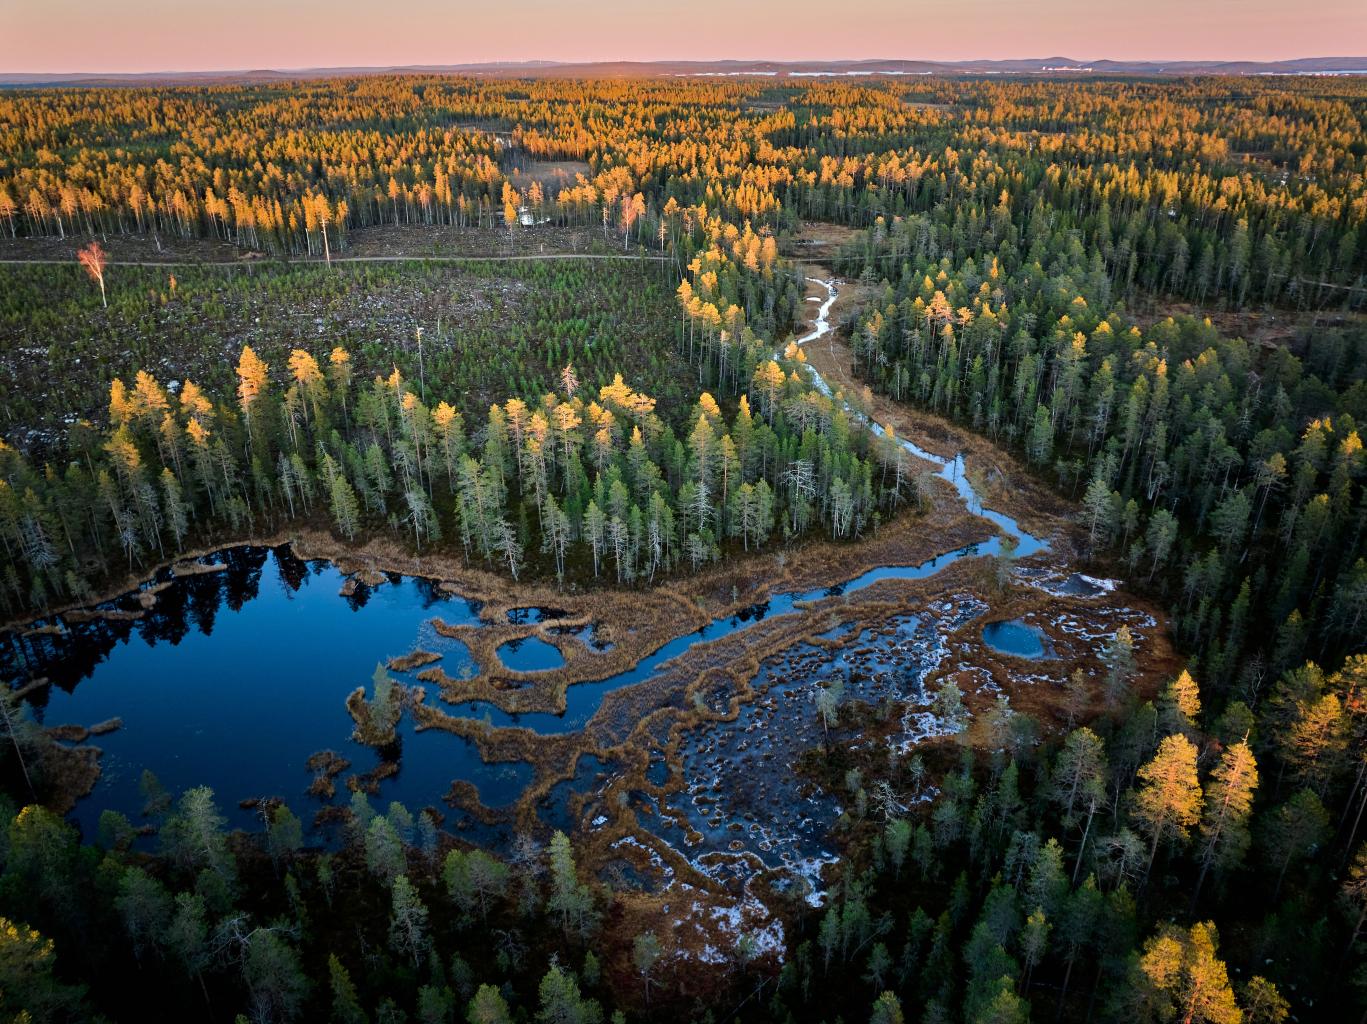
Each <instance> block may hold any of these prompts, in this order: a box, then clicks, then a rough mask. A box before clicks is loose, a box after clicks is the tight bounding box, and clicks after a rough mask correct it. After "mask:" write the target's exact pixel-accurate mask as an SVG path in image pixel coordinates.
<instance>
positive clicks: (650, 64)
mask: <svg viewBox="0 0 1367 1024" xmlns="http://www.w3.org/2000/svg"><path fill="white" fill-rule="evenodd" d="M394 74H453V75H478V76H481V77H491V78H651V77H667V76H676V77H700V78H702V77H744V76H764V77H772V78H796V79H803V78H845V77H848V78H859V77H872V76H879V75H884V76H889V77H898V76H909V75H1046V76H1050V75H1052V76H1067V75H1367V57H1304V58H1300V59H1297V60H1281V61H1192V60H1188V61H1119V60H1093V61H1087V60H1075V59H1073V58H1071V57H1040V58H1032V59H1021V60H965V61H931V60H857V61H765V60H717V61H602V62H596V63H561V62H557V61H515V62H498V63H483V64H441V65H435V64H433V65H407V66H403V67H336V68H294V69H286V70H275V69H258V70H242V71H164V72H151V73H147V74H76V73H72V74H62V73H51V74H30V73H17V72H16V73H11V72H3V71H0V85H2V86H17V87H23V86H29V87H37V86H54V85H68V86H95V85H202V84H208V83H217V82H277V81H289V80H293V79H300V78H330V77H337V76H353V75H394Z"/></svg>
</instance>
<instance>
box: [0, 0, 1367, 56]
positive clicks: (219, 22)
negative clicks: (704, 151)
mask: <svg viewBox="0 0 1367 1024" xmlns="http://www.w3.org/2000/svg"><path fill="white" fill-rule="evenodd" d="M5 6H7V7H8V8H9V10H8V11H7V12H6V13H5V16H4V19H3V22H0V25H3V29H2V30H0V31H2V32H3V37H0V71H8V72H79V71H106V72H138V71H168V70H177V71H196V70H226V69H231V70H237V69H249V68H302V67H323V66H333V67H338V66H385V65H395V64H459V63H469V62H475V61H492V60H532V59H542V60H568V61H575V60H664V59H697V60H709V59H719V58H741V59H770V60H840V59H858V58H865V57H883V58H924V59H932V60H935V59H938V60H952V59H962V58H974V57H977V58H1003V57H1050V56H1056V55H1062V56H1067V57H1071V58H1076V59H1081V60H1089V59H1092V60H1094V59H1099V58H1103V57H1109V58H1117V59H1152V60H1183V59H1221V60H1237V59H1248V60H1275V59H1286V58H1292V57H1311V56H1361V55H1367V0H1300V2H1288V0H1144V2H1138V3H1136V2H1134V0H1122V2H1116V0H957V2H955V0H936V2H930V0H827V2H824V3H823V2H819V0H686V2H685V0H677V2H668V3H666V2H663V0H581V2H578V3H574V2H571V0H521V2H517V3H492V2H489V0H474V2H471V0H402V2H398V3H385V2H381V3H376V2H374V0H236V2H232V0H229V2H224V0H219V2H215V3H204V2H202V0H10V2H9V3H8V4H6V5H5Z"/></svg>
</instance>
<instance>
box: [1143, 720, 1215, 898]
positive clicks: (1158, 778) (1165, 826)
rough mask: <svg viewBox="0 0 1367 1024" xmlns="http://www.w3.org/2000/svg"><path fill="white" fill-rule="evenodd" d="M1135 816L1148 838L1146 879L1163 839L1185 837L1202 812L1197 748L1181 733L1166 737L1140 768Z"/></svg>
mask: <svg viewBox="0 0 1367 1024" xmlns="http://www.w3.org/2000/svg"><path fill="white" fill-rule="evenodd" d="M1139 780H1140V786H1139V789H1138V791H1137V793H1136V795H1135V807H1134V817H1135V820H1136V821H1137V822H1138V824H1139V826H1140V828H1141V829H1142V830H1143V831H1144V832H1146V833H1148V835H1149V836H1150V839H1151V846H1150V848H1149V860H1148V866H1147V867H1146V868H1145V870H1144V877H1145V879H1147V878H1148V876H1149V872H1150V871H1151V870H1152V869H1153V862H1154V858H1155V857H1156V856H1157V854H1158V847H1159V845H1160V844H1161V843H1162V842H1163V841H1164V840H1185V839H1186V838H1187V836H1188V835H1189V833H1190V830H1191V827H1192V826H1193V825H1195V824H1196V823H1197V821H1198V820H1199V819H1200V814H1201V785H1200V783H1199V781H1198V780H1197V777H1196V747H1195V745H1193V744H1192V742H1191V740H1189V739H1187V738H1186V737H1185V736H1182V735H1180V734H1179V735H1173V736H1169V737H1167V738H1166V739H1165V740H1163V742H1162V743H1160V744H1159V745H1158V752H1157V753H1156V754H1155V755H1154V757H1153V760H1151V761H1149V762H1148V763H1147V764H1145V765H1144V766H1143V767H1142V768H1140V769H1139Z"/></svg>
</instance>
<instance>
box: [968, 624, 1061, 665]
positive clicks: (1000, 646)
mask: <svg viewBox="0 0 1367 1024" xmlns="http://www.w3.org/2000/svg"><path fill="white" fill-rule="evenodd" d="M983 643H985V644H987V646H988V647H991V648H992V649H993V650H994V651H1000V652H1001V653H1003V654H1014V655H1015V656H1016V657H1018V658H1045V657H1048V656H1049V655H1050V654H1051V651H1050V647H1049V642H1048V638H1047V637H1045V635H1044V632H1043V631H1042V630H1041V629H1039V628H1038V627H1037V626H1031V625H1030V624H1028V623H1025V622H1022V621H1021V620H1020V619H1010V620H1008V621H1005V622H989V623H988V624H987V625H985V626H983Z"/></svg>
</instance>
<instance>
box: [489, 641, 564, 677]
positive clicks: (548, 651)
mask: <svg viewBox="0 0 1367 1024" xmlns="http://www.w3.org/2000/svg"><path fill="white" fill-rule="evenodd" d="M495 653H496V654H497V655H498V660H499V661H501V662H503V664H504V665H506V666H507V667H508V668H510V669H512V670H513V671H514V672H544V671H545V670H546V669H550V668H559V667H560V666H561V665H563V664H565V659H564V657H562V656H561V654H560V651H559V650H557V649H556V647H555V645H554V644H548V643H546V641H545V640H542V639H540V638H538V637H534V636H528V637H523V638H522V639H520V640H509V641H508V642H507V643H506V644H502V645H501V646H500V647H499V648H498V650H497V651H496V652H495Z"/></svg>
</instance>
